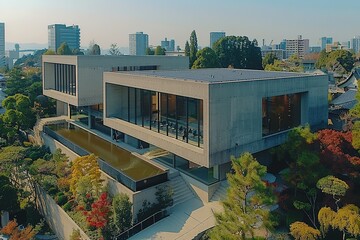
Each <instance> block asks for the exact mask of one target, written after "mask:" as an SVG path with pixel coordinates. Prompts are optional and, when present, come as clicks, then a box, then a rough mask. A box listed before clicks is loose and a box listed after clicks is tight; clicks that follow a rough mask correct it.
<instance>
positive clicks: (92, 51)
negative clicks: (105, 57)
mask: <svg viewBox="0 0 360 240" xmlns="http://www.w3.org/2000/svg"><path fill="white" fill-rule="evenodd" d="M88 54H89V55H101V50H100V46H99V45H98V44H96V43H91V44H90V46H89V50H88Z"/></svg>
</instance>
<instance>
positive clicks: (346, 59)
mask: <svg viewBox="0 0 360 240" xmlns="http://www.w3.org/2000/svg"><path fill="white" fill-rule="evenodd" d="M327 61H328V63H327V66H330V67H332V66H333V65H334V64H335V62H336V61H337V62H339V63H340V64H341V66H343V67H344V68H345V70H346V71H347V72H350V71H351V69H352V68H353V67H354V63H355V58H354V55H353V54H352V53H351V52H349V51H347V50H336V51H332V52H331V53H329V56H328V60H327Z"/></svg>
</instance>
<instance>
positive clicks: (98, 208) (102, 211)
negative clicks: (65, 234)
mask: <svg viewBox="0 0 360 240" xmlns="http://www.w3.org/2000/svg"><path fill="white" fill-rule="evenodd" d="M109 212H110V201H109V199H108V196H107V193H102V194H101V195H100V197H99V198H98V199H97V200H96V201H95V202H94V203H93V204H91V211H84V212H83V213H84V215H85V216H86V221H87V223H88V224H89V225H90V226H91V227H95V228H97V229H99V230H101V229H104V228H105V227H106V225H107V223H108V214H109Z"/></svg>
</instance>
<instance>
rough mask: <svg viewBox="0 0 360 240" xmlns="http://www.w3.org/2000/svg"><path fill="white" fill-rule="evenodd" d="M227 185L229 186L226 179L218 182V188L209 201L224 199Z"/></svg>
mask: <svg viewBox="0 0 360 240" xmlns="http://www.w3.org/2000/svg"><path fill="white" fill-rule="evenodd" d="M228 187H229V184H228V182H227V181H222V182H221V183H220V186H219V188H218V189H217V190H216V192H215V193H214V195H213V196H212V198H211V202H213V201H221V200H224V199H225V197H226V193H227V188H228Z"/></svg>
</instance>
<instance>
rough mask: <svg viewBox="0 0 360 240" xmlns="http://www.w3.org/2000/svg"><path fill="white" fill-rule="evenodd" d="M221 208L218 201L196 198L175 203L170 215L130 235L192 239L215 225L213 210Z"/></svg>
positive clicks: (136, 239)
mask: <svg viewBox="0 0 360 240" xmlns="http://www.w3.org/2000/svg"><path fill="white" fill-rule="evenodd" d="M221 209H222V207H221V203H220V202H210V203H205V204H204V203H203V202H202V201H201V200H199V199H197V198H193V199H190V200H188V201H186V202H183V203H181V204H178V205H176V206H175V207H174V208H173V209H172V213H171V214H170V216H168V217H166V218H164V219H162V220H161V221H159V222H157V223H156V224H154V225H152V226H150V227H148V228H146V229H144V230H143V231H141V232H140V233H138V234H136V235H135V236H133V237H131V238H130V239H132V240H138V239H141V240H143V239H163V240H167V239H171V240H175V239H179V240H180V239H182V240H189V239H193V238H194V237H195V236H197V235H198V234H199V233H200V232H203V231H205V230H207V229H209V228H211V227H213V226H214V225H215V217H214V214H213V211H215V212H218V211H220V210H221Z"/></svg>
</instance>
